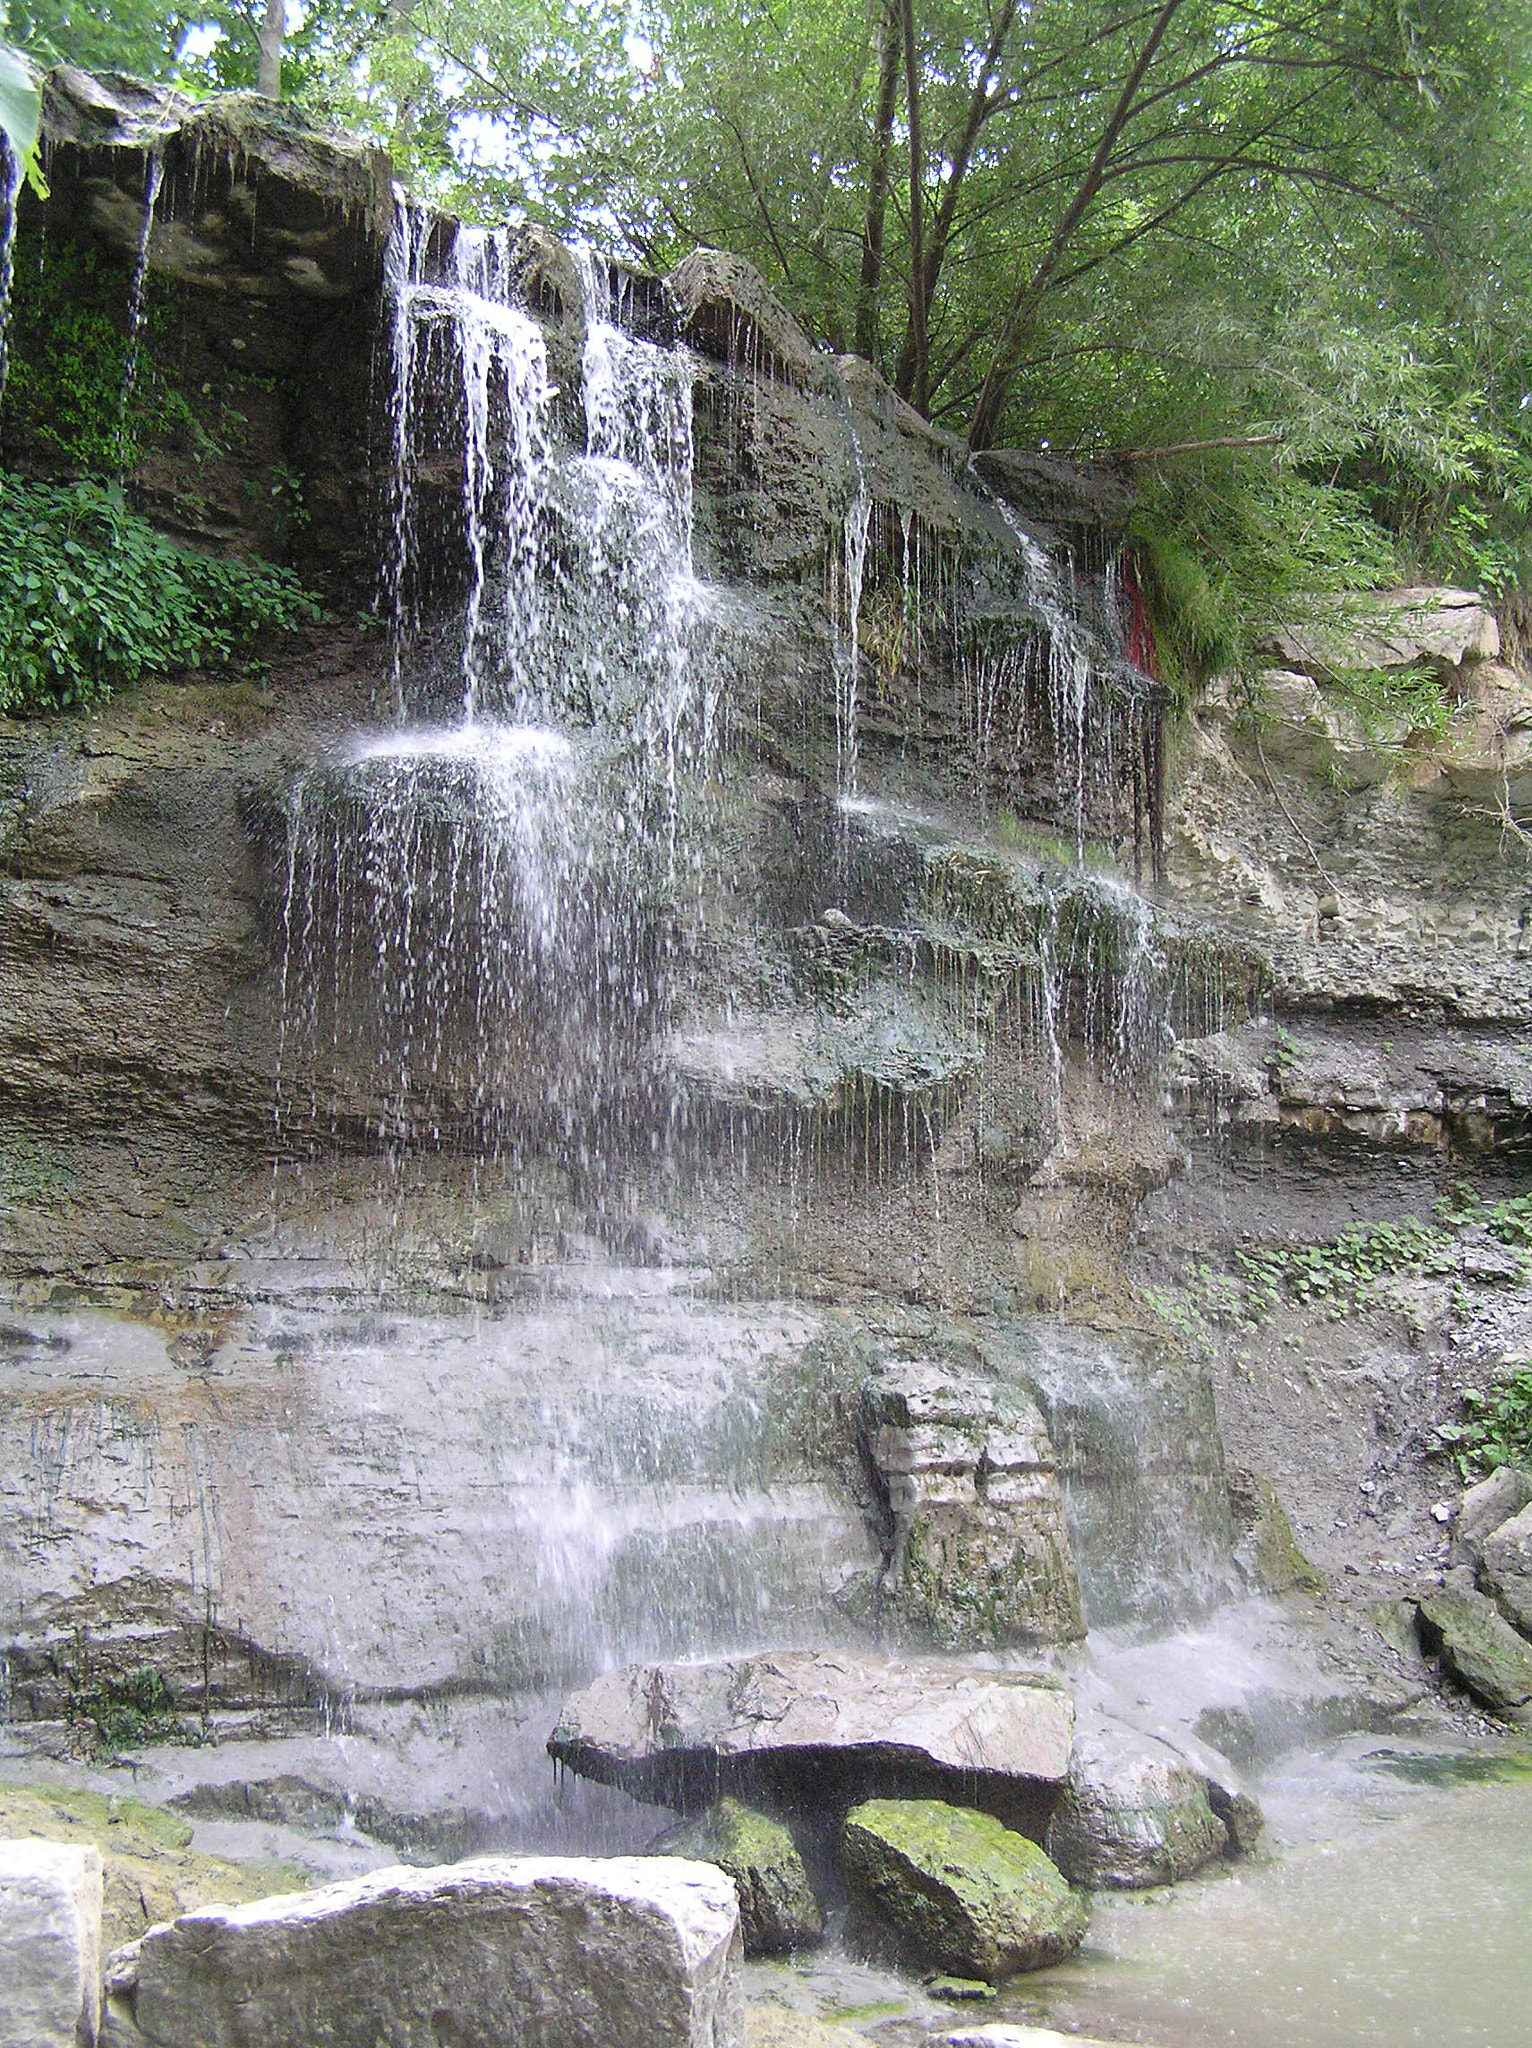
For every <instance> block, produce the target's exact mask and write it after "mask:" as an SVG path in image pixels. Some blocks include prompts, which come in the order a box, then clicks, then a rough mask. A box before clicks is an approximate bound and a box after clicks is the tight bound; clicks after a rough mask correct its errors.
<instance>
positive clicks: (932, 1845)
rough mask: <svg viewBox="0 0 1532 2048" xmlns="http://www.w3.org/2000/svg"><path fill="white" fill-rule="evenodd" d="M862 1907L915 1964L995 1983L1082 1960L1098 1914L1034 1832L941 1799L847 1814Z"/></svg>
mask: <svg viewBox="0 0 1532 2048" xmlns="http://www.w3.org/2000/svg"><path fill="white" fill-rule="evenodd" d="M843 1857H844V1865H845V1873H846V1882H847V1884H848V1886H849V1888H850V1890H851V1894H852V1897H853V1900H854V1901H855V1902H856V1904H857V1905H858V1906H859V1907H860V1908H862V1909H864V1910H866V1911H868V1912H870V1914H871V1915H872V1916H874V1917H875V1918H876V1919H877V1920H879V1921H881V1922H883V1923H884V1924H885V1925H887V1926H888V1927H889V1928H890V1929H892V1931H893V1932H894V1934H895V1935H896V1936H897V1937H898V1940H899V1943H900V1946H901V1948H902V1949H903V1950H904V1951H905V1952H906V1953H907V1954H908V1955H909V1957H910V1959H911V1961H912V1962H915V1963H918V1964H921V1965H926V1966H934V1967H936V1968H938V1969H943V1970H952V1971H955V1972H957V1973H958V1974H959V1975H961V1976H965V1977H983V1978H986V1979H987V1980H989V1981H990V1982H991V1983H993V1982H995V1981H996V1980H997V1979H999V1978H1002V1977H1011V1976H1014V1975H1015V1974H1016V1972H1017V1971H1019V1970H1041V1969H1045V1968H1046V1967H1047V1966H1048V1965H1049V1964H1050V1963H1059V1962H1062V1961H1063V1960H1064V1958H1065V1957H1066V1956H1071V1955H1073V1954H1074V1952H1075V1950H1076V1949H1077V1948H1078V1947H1079V1946H1080V1942H1081V1940H1082V1939H1083V1938H1084V1934H1085V1929H1086V1927H1087V1925H1088V1924H1089V1920H1090V1909H1089V1907H1088V1905H1087V1903H1086V1901H1085V1899H1084V1898H1083V1897H1082V1896H1081V1894H1080V1893H1078V1892H1075V1891H1071V1890H1070V1888H1069V1885H1068V1883H1067V1881H1066V1880H1065V1879H1064V1877H1063V1876H1062V1875H1061V1874H1060V1873H1059V1871H1058V1870H1057V1869H1056V1868H1055V1867H1054V1865H1053V1864H1052V1863H1051V1862H1050V1861H1049V1860H1048V1858H1047V1856H1045V1855H1044V1853H1043V1851H1042V1850H1041V1849H1039V1848H1038V1846H1037V1844H1036V1843H1035V1842H1029V1841H1028V1840H1027V1838H1026V1837H1025V1835H1018V1834H1014V1833H1012V1831H1011V1830H1010V1829H1009V1828H1007V1827H1003V1826H1002V1825H1001V1824H1000V1822H999V1821H997V1820H995V1819H993V1818H992V1817H991V1816H990V1815H989V1814H986V1813H974V1812H972V1811H970V1810H969V1809H968V1808H966V1807H961V1806H948V1805H946V1804H944V1803H943V1802H942V1801H940V1800H935V1799H871V1800H868V1801H867V1802H866V1804H865V1805H862V1806H857V1807H853V1808H852V1810H851V1812H850V1813H849V1814H847V1816H846V1828H845V1837H844V1843H843Z"/></svg>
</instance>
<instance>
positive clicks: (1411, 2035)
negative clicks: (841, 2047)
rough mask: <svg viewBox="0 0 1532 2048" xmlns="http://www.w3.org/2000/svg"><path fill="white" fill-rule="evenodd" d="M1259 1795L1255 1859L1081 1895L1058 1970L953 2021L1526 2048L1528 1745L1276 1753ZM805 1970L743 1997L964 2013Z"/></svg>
mask: <svg viewBox="0 0 1532 2048" xmlns="http://www.w3.org/2000/svg"><path fill="white" fill-rule="evenodd" d="M1260 1789H1261V1797H1262V1800H1263V1802H1264V1804H1265V1807H1266V1812H1267V1823H1268V1843H1269V1847H1268V1849H1267V1851H1266V1853H1264V1854H1263V1855H1261V1856H1260V1857H1258V1858H1257V1859H1255V1860H1254V1861H1252V1862H1249V1863H1246V1864H1243V1865H1239V1866H1231V1867H1229V1868H1228V1869H1227V1870H1223V1871H1220V1872H1219V1873H1218V1874H1217V1875H1215V1876H1212V1877H1209V1878H1205V1879H1200V1880H1194V1881H1192V1882H1191V1883H1189V1884H1185V1885H1182V1886H1180V1887H1178V1888H1177V1889H1175V1890H1173V1891H1171V1890H1165V1891H1156V1892H1149V1893H1139V1894H1136V1895H1124V1896H1119V1897H1112V1896H1110V1895H1101V1896H1098V1898H1097V1900H1096V1907H1095V1916H1094V1921H1093V1925H1092V1929H1091V1933H1090V1936H1089V1937H1088V1940H1087V1944H1086V1947H1085V1948H1084V1949H1083V1950H1082V1952H1081V1954H1080V1956H1079V1957H1078V1958H1077V1959H1076V1961H1075V1962H1073V1963H1071V1964H1068V1965H1066V1966H1064V1967H1063V1968H1061V1969H1058V1970H1051V1971H1045V1972H1040V1973H1039V1974H1038V1975H1036V1976H1033V1977H1029V1978H1026V1979H1024V1980H1018V1981H1017V1983H1016V1984H1015V1985H1014V1986H1013V1987H1011V1988H1009V1989H1007V1990H1006V1991H1005V1992H1003V1993H1002V1995H1001V1997H1000V1998H999V1999H997V2000H995V2001H994V2002H992V2003H986V2004H984V2005H982V2006H979V2007H969V2008H967V2015H971V2016H972V2019H973V2020H974V2022H975V2023H983V2024H992V2023H996V2022H1000V2021H1005V2020H1009V2021H1011V2022H1012V2023H1013V2024H1017V2023H1021V2024H1025V2023H1031V2024H1033V2025H1045V2026H1051V2027H1055V2028H1058V2029H1060V2030H1061V2031H1064V2032H1068V2033H1084V2034H1091V2035H1096V2036H1098V2037H1101V2038H1104V2039H1107V2040H1121V2041H1135V2042H1144V2043H1154V2044H1157V2048H1229V2044H1231V2043H1237V2044H1238V2048H1406V2044H1411V2043H1416V2042H1420V2043H1427V2042H1429V2043H1432V2044H1434V2048H1532V1996H1529V1994H1532V1754H1525V1753H1524V1754H1522V1755H1521V1756H1519V1757H1517V1756H1513V1755H1511V1754H1509V1753H1501V1754H1495V1755H1486V1754H1485V1753H1483V1752H1479V1753H1477V1754H1475V1755H1472V1756H1465V1757H1442V1756H1440V1755H1436V1756H1432V1755H1429V1754H1427V1753H1425V1752H1423V1751H1418V1750H1417V1751H1409V1750H1405V1749H1402V1748H1400V1747H1390V1746H1387V1745H1385V1744H1384V1743H1383V1742H1382V1741H1380V1740H1379V1739H1378V1738H1376V1737H1369V1738H1366V1739H1364V1740H1362V1741H1359V1742H1355V1743H1352V1744H1350V1745H1348V1746H1346V1747H1345V1748H1343V1749H1342V1750H1340V1751H1339V1752H1335V1753H1332V1754H1331V1755H1329V1756H1327V1757H1323V1758H1319V1757H1315V1758H1309V1759H1289V1760H1288V1761H1287V1762H1286V1763H1285V1764H1284V1765H1283V1767H1282V1772H1281V1775H1280V1776H1277V1777H1273V1778H1269V1779H1268V1780H1267V1781H1266V1782H1265V1783H1263V1784H1262V1786H1261V1788H1260ZM818 1968H819V1970H820V1971H824V1972H825V1975H824V1976H822V1977H821V1978H820V1981H819V1983H818V1984H817V1985H815V1984H813V1983H812V1980H811V1978H810V1977H809V1976H808V1975H807V1974H805V1975H800V1976H797V1978H796V1981H795V1982H794V1981H789V1978H788V1973H787V1972H781V1973H779V1974H777V1976H776V1980H775V1982H774V1983H770V1984H768V1983H767V1982H766V1981H765V1979H764V1974H763V1977H762V1979H761V1981H760V1982H759V1984H758V1987H757V1995H768V1996H769V1995H773V1994H775V1995H777V1996H781V1997H784V1998H786V1999H788V2001H789V2002H791V2003H794V2004H798V2005H800V2006H803V2007H806V2008H807V2009H808V2010H811V2011H814V2010H817V2011H819V2012H821V2013H827V2012H834V2011H836V2010H837V2009H838V2010H839V2011H840V2012H842V2013H844V2014H845V2015H846V2016H847V2017H852V2018H854V2022H857V2023H860V2024H861V2025H863V2026H865V2027H867V2028H868V2030H869V2032H871V2033H872V2035H873V2038H875V2039H877V2038H882V2039H885V2040H886V2039H890V2038H893V2039H896V2040H903V2041H917V2040H919V2039H920V2038H922V2036H923V2035H926V2034H928V2033H934V2034H936V2035H937V2036H938V2037H939V2036H940V2034H941V2033H943V2032H945V2031H947V2030H948V2029H950V2028H951V2027H952V2025H953V2023H954V2019H955V2018H958V2017H963V2015H954V2014H953V2013H952V2012H951V2011H950V2010H949V2011H948V2012H947V2013H946V2014H945V2015H944V2017H943V2018H942V2019H941V2020H938V2019H937V2017H936V2013H935V2010H934V2009H933V2008H932V2007H931V2006H930V2005H929V2004H927V2003H926V2002H925V2001H924V2000H923V1999H922V1998H920V1997H919V1996H918V1995H917V1996H916V1997H913V1998H912V1997H911V1996H910V1992H911V1987H910V1986H909V1985H908V1984H907V1983H906V1984H905V1985H903V1986H898V1985H896V1983H895V1982H894V1980H892V1979H885V1980H880V1979H879V1977H878V1974H877V1973H876V1972H871V1971H868V1970H865V1969H861V1968H857V1967H854V1966H850V1965H846V1966H844V1968H843V1969H835V1968H827V1966H826V1964H825V1963H821V1964H820V1965H819V1966H818ZM901 1993H902V1994H903V1995H902V1996H901ZM901 2020H902V2021H903V2023H904V2024H903V2025H901V2024H900V2021H901ZM884 2027H886V2028H888V2032H887V2033H883V2032H882V2031H881V2029H882V2028H884ZM906 2029H908V2031H906Z"/></svg>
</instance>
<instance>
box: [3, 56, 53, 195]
mask: <svg viewBox="0 0 1532 2048" xmlns="http://www.w3.org/2000/svg"><path fill="white" fill-rule="evenodd" d="M41 111H42V98H41V94H40V93H39V91H38V87H37V81H36V79H35V78H34V77H33V75H32V67H31V66H30V65H29V64H28V63H27V61H26V59H25V57H23V56H22V54H21V52H20V51H19V50H13V49H11V48H10V46H9V45H8V44H5V43H0V135H3V136H4V137H5V143H6V147H7V149H9V150H10V152H11V155H12V157H13V159H15V160H16V161H17V162H19V163H20V165H21V167H22V169H23V170H24V171H25V173H26V176H27V179H28V181H29V182H30V184H31V186H32V189H33V191H34V192H36V193H37V194H38V196H39V197H40V198H44V199H46V198H47V196H48V185H47V181H46V179H45V178H44V177H43V174H42V166H41V165H40V164H39V162H38V160H37V127H38V120H39V116H40V114H41Z"/></svg>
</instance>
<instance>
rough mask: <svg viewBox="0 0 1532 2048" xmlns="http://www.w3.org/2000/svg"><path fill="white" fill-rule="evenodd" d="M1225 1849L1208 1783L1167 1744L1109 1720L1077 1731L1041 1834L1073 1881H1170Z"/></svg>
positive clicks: (1130, 1886)
mask: <svg viewBox="0 0 1532 2048" xmlns="http://www.w3.org/2000/svg"><path fill="white" fill-rule="evenodd" d="M1228 1848H1229V1831H1228V1829H1227V1828H1226V1827H1225V1825H1224V1823H1223V1821H1222V1820H1220V1819H1219V1817H1218V1815H1217V1814H1216V1813H1215V1812H1214V1811H1213V1806H1212V1803H1211V1800H1210V1799H1209V1796H1208V1784H1207V1780H1206V1779H1205V1778H1204V1777H1203V1775H1202V1773H1201V1772H1200V1771H1198V1770H1196V1769H1194V1768H1193V1766H1192V1765H1191V1764H1189V1763H1188V1762H1187V1761H1186V1759H1185V1758H1184V1757H1181V1756H1178V1755H1177V1754H1176V1752H1175V1751H1174V1750H1173V1749H1171V1748H1170V1747H1169V1745H1168V1744H1166V1743H1163V1742H1157V1741H1155V1740H1154V1738H1153V1737H1151V1736H1147V1735H1139V1734H1137V1733H1135V1732H1134V1731H1133V1730H1131V1729H1127V1728H1123V1727H1120V1726H1117V1725H1116V1724H1113V1723H1108V1722H1101V1723H1098V1724H1097V1725H1096V1726H1095V1727H1093V1728H1091V1729H1089V1730H1085V1729H1082V1730H1079V1731H1078V1732H1077V1733H1076V1735H1075V1746H1074V1755H1073V1756H1072V1757H1071V1759H1070V1764H1069V1783H1068V1785H1067V1787H1066V1788H1065V1792H1064V1797H1063V1799H1062V1800H1061V1801H1060V1802H1059V1806H1058V1810H1057V1811H1056V1812H1055V1814H1054V1816H1053V1820H1052V1822H1051V1824H1050V1825H1049V1829H1048V1854H1049V1855H1050V1856H1051V1857H1052V1858H1053V1860H1054V1862H1055V1863H1056V1864H1057V1865H1058V1867H1059V1869H1060V1870H1061V1871H1062V1872H1063V1873H1064V1875H1065V1876H1066V1877H1067V1878H1068V1879H1069V1880H1070V1881H1071V1882H1072V1883H1074V1884H1082V1885H1086V1886H1088V1887H1090V1889H1092V1890H1096V1889H1099V1888H1105V1889H1108V1890H1115V1891H1140V1890H1143V1889H1144V1888H1145V1887H1147V1886H1149V1885H1156V1884H1177V1883H1179V1882H1180V1880H1181V1879H1182V1878H1183V1877H1190V1876H1191V1874H1192V1872H1193V1871H1195V1870H1200V1869H1201V1868H1202V1866H1203V1865H1204V1864H1205V1863H1211V1862H1212V1861H1213V1860H1214V1859H1215V1858H1216V1857H1219V1856H1222V1855H1224V1854H1225V1853H1226V1852H1227V1850H1228Z"/></svg>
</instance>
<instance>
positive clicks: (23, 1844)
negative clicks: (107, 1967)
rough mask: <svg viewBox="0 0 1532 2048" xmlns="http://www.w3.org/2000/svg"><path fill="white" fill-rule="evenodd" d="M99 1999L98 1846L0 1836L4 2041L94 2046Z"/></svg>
mask: <svg viewBox="0 0 1532 2048" xmlns="http://www.w3.org/2000/svg"><path fill="white" fill-rule="evenodd" d="M100 2006H101V1857H100V1853H99V1852H98V1851H97V1850H96V1849H93V1848H88V1847H84V1846H75V1845H74V1844H66V1843H63V1842H35V1841H17V1842H0V2048H91V2044H92V2043H93V2042H94V2041H95V2039H96V2029H97V2022H98V2020H99V2017H100Z"/></svg>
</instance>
